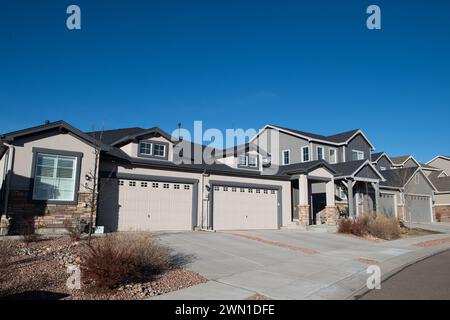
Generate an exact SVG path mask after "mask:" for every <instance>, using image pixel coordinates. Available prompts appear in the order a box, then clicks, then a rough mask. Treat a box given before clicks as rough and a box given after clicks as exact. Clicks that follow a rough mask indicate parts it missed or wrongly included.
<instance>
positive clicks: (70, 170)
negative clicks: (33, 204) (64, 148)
mask: <svg viewBox="0 0 450 320" xmlns="http://www.w3.org/2000/svg"><path fill="white" fill-rule="evenodd" d="M76 168H77V157H71V156H62V155H53V154H43V153H38V154H37V155H36V160H35V168H34V170H35V171H34V172H35V174H34V186H33V200H55V201H74V200H75V199H74V197H75V183H76V181H75V180H76V179H75V177H76Z"/></svg>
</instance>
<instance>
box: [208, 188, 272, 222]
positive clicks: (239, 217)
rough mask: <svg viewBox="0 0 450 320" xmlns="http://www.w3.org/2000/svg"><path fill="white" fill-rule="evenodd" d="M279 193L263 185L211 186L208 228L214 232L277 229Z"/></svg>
mask: <svg viewBox="0 0 450 320" xmlns="http://www.w3.org/2000/svg"><path fill="white" fill-rule="evenodd" d="M279 192H280V191H279V190H278V189H274V188H265V187H263V186H261V187H259V186H245V185H243V186H227V185H214V187H213V193H212V197H211V198H212V217H211V218H210V219H211V220H212V225H213V228H214V229H215V230H239V229H277V228H278V227H279V224H280V219H281V217H280V216H279V208H278V207H279V205H281V204H279V196H280V195H279Z"/></svg>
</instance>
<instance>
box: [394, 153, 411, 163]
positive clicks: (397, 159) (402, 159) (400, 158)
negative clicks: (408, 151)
mask: <svg viewBox="0 0 450 320" xmlns="http://www.w3.org/2000/svg"><path fill="white" fill-rule="evenodd" d="M409 157H411V155H406V156H398V157H390V158H391V160H392V162H393V163H394V164H402V163H403V162H405V161H406V160H408V158H409Z"/></svg>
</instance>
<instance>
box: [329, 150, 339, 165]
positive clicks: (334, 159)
mask: <svg viewBox="0 0 450 320" xmlns="http://www.w3.org/2000/svg"><path fill="white" fill-rule="evenodd" d="M328 153H329V158H330V163H336V162H337V155H336V149H334V148H330V150H329V151H328Z"/></svg>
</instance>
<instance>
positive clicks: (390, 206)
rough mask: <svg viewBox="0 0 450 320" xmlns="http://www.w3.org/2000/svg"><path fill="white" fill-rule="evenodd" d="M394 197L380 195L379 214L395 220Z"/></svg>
mask: <svg viewBox="0 0 450 320" xmlns="http://www.w3.org/2000/svg"><path fill="white" fill-rule="evenodd" d="M396 207H397V201H396V195H395V194H393V193H380V212H381V213H382V214H384V215H385V216H387V217H390V218H395V217H396V215H397V213H396V211H397V208H396Z"/></svg>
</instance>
